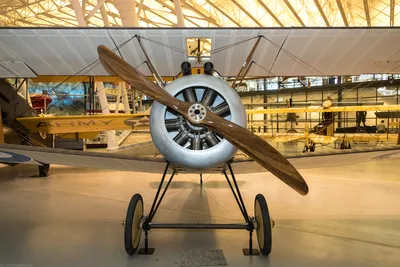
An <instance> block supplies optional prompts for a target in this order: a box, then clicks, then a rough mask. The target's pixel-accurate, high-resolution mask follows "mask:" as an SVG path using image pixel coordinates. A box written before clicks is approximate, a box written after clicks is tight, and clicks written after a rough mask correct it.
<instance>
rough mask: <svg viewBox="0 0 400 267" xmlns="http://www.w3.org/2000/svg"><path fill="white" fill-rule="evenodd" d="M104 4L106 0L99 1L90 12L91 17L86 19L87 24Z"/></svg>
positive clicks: (88, 16)
mask: <svg viewBox="0 0 400 267" xmlns="http://www.w3.org/2000/svg"><path fill="white" fill-rule="evenodd" d="M104 2H105V0H98V1H97V5H96V6H95V7H94V8H93V9H92V10H91V11H90V13H89V15H87V16H86V17H85V20H86V22H87V21H88V20H89V19H90V18H91V17H92V16H93V15H94V13H96V12H97V10H99V9H100V8H101V7H102V6H103V4H104ZM84 10H85V9H84Z"/></svg>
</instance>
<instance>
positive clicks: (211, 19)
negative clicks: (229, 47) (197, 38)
mask: <svg viewBox="0 0 400 267" xmlns="http://www.w3.org/2000/svg"><path fill="white" fill-rule="evenodd" d="M183 5H184V6H185V7H187V8H188V9H190V10H192V11H193V12H194V13H197V14H199V15H200V16H202V17H204V18H205V19H206V21H207V22H208V23H212V24H215V25H217V26H219V27H221V24H219V23H218V21H217V20H216V19H215V18H214V17H213V16H212V15H211V14H204V13H203V12H204V10H203V12H202V11H201V10H200V9H201V8H202V7H201V6H198V7H194V6H192V5H189V4H188V3H186V2H185V1H183Z"/></svg>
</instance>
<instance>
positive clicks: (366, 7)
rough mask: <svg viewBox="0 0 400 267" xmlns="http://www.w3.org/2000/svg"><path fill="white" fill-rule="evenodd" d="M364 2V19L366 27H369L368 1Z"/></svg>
mask: <svg viewBox="0 0 400 267" xmlns="http://www.w3.org/2000/svg"><path fill="white" fill-rule="evenodd" d="M363 1H364V11H365V19H366V20H367V25H368V27H371V16H370V15H369V3H368V0H363Z"/></svg>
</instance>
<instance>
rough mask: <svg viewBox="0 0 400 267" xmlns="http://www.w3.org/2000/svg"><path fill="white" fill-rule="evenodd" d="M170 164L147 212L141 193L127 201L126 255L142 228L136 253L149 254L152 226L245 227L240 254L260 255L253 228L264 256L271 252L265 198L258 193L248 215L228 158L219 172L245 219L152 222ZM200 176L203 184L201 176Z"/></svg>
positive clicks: (188, 227) (150, 252) (130, 251)
mask: <svg viewBox="0 0 400 267" xmlns="http://www.w3.org/2000/svg"><path fill="white" fill-rule="evenodd" d="M169 166H170V163H167V166H166V168H165V170H164V174H163V176H162V179H161V182H160V185H159V186H158V189H157V193H156V195H155V198H154V201H153V204H152V206H151V209H150V212H149V214H148V215H147V216H144V215H143V199H142V196H141V195H140V194H135V195H134V196H133V197H132V199H131V201H130V203H129V206H128V211H127V214H126V220H125V222H124V226H125V232H124V233H125V251H126V252H127V253H128V254H129V255H133V254H134V253H135V252H136V251H137V250H138V246H139V243H140V236H141V233H142V231H144V233H145V244H144V248H141V249H139V252H138V254H145V255H151V254H153V253H154V248H150V247H149V241H148V232H149V231H150V230H151V229H231V230H232V229H244V230H247V231H249V247H248V248H245V249H243V254H244V255H250V256H251V255H259V251H258V250H257V249H254V248H253V232H254V231H255V233H256V235H257V241H258V245H259V247H260V251H261V253H262V254H263V255H265V256H268V255H269V254H270V252H271V245H272V236H271V232H272V227H273V225H274V222H273V221H272V220H271V218H270V215H269V210H268V206H267V202H266V200H265V198H264V196H263V195H261V194H258V195H257V196H256V198H255V202H254V213H255V216H254V217H250V216H249V215H248V213H247V210H246V207H245V205H244V202H243V198H242V195H241V193H240V190H239V186H238V184H237V181H236V178H235V175H234V173H233V170H232V167H231V165H230V163H229V162H227V164H226V166H227V168H226V169H224V170H223V171H222V173H223V174H224V176H225V178H226V181H227V182H228V184H229V188H230V189H231V191H232V194H233V196H234V198H235V200H236V203H237V204H238V207H239V210H240V212H241V213H242V215H243V218H244V221H245V222H244V223H236V224H232V223H231V224H220V223H218V224H211V223H153V219H154V216H155V214H156V212H157V210H158V208H159V206H160V204H161V201H162V199H163V198H164V196H165V193H166V192H167V190H168V187H169V185H170V184H171V181H172V179H173V178H174V176H175V174H176V170H173V172H172V174H171V176H170V178H169V179H168V182H167V184H166V186H165V188H164V190H163V191H162V190H161V189H162V187H163V185H164V181H165V177H166V175H167V172H168V169H169ZM226 170H229V173H230V176H231V179H230V178H229V176H228V174H227V171H226ZM200 177H201V184H202V176H200ZM161 191H162V192H161ZM160 193H161V195H160Z"/></svg>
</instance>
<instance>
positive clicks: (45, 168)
mask: <svg viewBox="0 0 400 267" xmlns="http://www.w3.org/2000/svg"><path fill="white" fill-rule="evenodd" d="M49 171H50V164H43V165H39V176H40V177H47V176H49Z"/></svg>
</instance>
